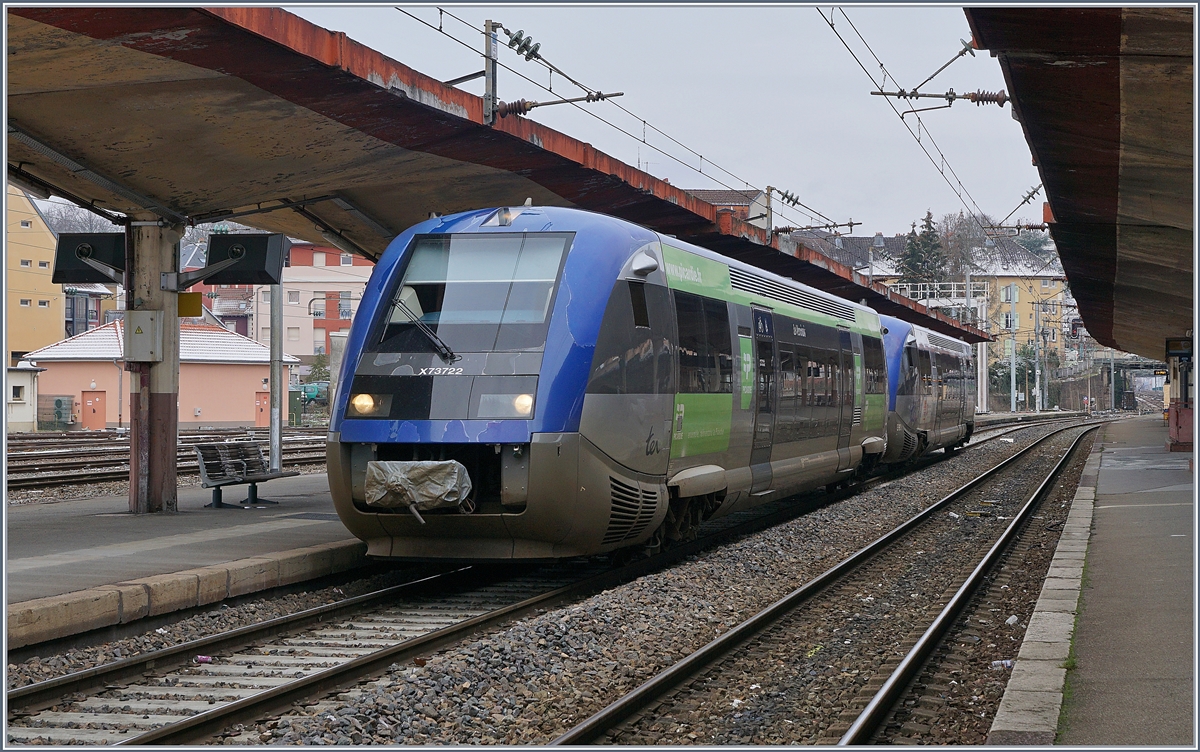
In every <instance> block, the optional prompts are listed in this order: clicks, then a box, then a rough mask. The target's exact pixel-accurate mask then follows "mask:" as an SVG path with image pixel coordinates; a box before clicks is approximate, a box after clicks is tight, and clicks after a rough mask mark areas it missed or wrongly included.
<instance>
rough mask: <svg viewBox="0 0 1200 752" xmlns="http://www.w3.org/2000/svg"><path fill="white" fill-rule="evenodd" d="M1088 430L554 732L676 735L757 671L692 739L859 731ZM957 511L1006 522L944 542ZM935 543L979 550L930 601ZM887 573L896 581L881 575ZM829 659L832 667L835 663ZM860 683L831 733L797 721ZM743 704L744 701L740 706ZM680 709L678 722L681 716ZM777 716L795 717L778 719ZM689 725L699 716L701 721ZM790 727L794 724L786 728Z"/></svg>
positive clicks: (1015, 461)
mask: <svg viewBox="0 0 1200 752" xmlns="http://www.w3.org/2000/svg"><path fill="white" fill-rule="evenodd" d="M1090 430H1094V429H1093V428H1092V427H1068V428H1062V429H1058V430H1056V431H1054V432H1052V433H1050V434H1049V435H1047V436H1046V437H1044V438H1042V439H1040V440H1038V441H1037V442H1035V443H1033V444H1031V445H1030V446H1029V447H1027V448H1026V449H1023V450H1021V451H1020V452H1018V453H1017V454H1015V455H1013V456H1012V457H1010V458H1009V459H1007V460H1005V461H1004V462H1002V463H1000V464H999V465H997V466H995V467H994V468H992V469H990V470H988V471H987V472H985V473H983V474H981V475H979V476H978V477H976V478H975V479H974V480H972V481H970V482H969V483H967V484H965V485H963V486H962V487H960V488H959V489H957V490H955V491H954V492H952V493H951V494H949V495H948V496H946V497H944V498H943V499H942V500H940V501H939V502H937V503H936V504H934V505H932V506H930V507H928V508H927V509H926V510H925V511H923V512H921V513H920V514H918V515H916V516H914V517H912V518H910V519H909V520H907V521H906V522H905V523H904V524H902V525H900V526H899V527H897V528H895V529H894V530H892V531H891V532H889V533H887V534H885V535H883V536H881V537H880V538H878V539H877V540H875V541H874V542H873V543H871V544H870V545H868V546H866V547H865V548H863V549H861V550H859V551H858V552H856V553H855V554H854V555H852V556H851V557H849V558H847V559H845V560H843V561H842V562H840V563H839V564H837V565H836V566H834V567H832V568H831V569H829V570H827V571H826V572H825V573H823V574H821V575H820V576H818V577H816V578H814V579H812V580H810V581H809V582H807V583H805V584H804V585H803V586H801V587H800V588H798V589H797V590H795V591H793V592H792V593H790V594H789V595H787V596H786V597H784V598H783V599H781V600H779V601H777V602H776V603H774V604H772V605H771V606H769V607H768V608H766V609H764V610H762V611H760V612H758V613H757V614H755V615H754V616H753V617H751V618H750V619H748V620H746V621H744V622H742V623H741V624H739V625H738V626H736V627H734V628H732V629H731V630H729V631H728V632H726V633H725V634H722V635H721V636H720V637H717V638H716V639H714V640H713V641H712V642H710V643H709V644H708V645H706V646H704V647H703V648H701V649H700V650H698V651H696V652H694V653H692V654H690V655H689V656H687V657H686V658H684V659H682V660H680V661H678V662H677V663H675V664H674V665H672V666H670V667H669V668H667V669H666V670H665V671H662V672H661V673H659V674H658V675H657V676H655V677H654V678H652V679H650V680H649V681H646V682H645V683H643V684H641V685H640V686H638V687H637V688H636V689H634V690H633V691H632V692H630V693H629V694H627V695H625V696H623V697H621V698H620V699H618V700H616V701H615V702H613V703H611V704H610V705H608V706H607V707H605V708H604V709H603V710H601V711H600V712H599V713H596V714H594V715H592V716H591V717H589V718H587V719H586V720H584V721H583V722H581V723H579V724H577V725H576V726H575V727H574V728H572V729H571V730H570V731H568V732H567V733H565V734H563V735H561V736H560V737H558V738H557V739H556V740H554V742H553V744H555V745H578V744H591V743H618V744H646V743H664V742H665V741H667V740H669V739H671V738H678V737H672V736H671V734H672V733H679V732H681V731H683V730H684V729H685V728H686V727H687V725H688V723H694V722H695V721H696V720H697V719H701V718H708V719H710V720H711V719H713V718H719V717H724V716H727V715H728V713H729V708H730V706H731V705H732V707H733V708H737V707H739V705H741V704H743V703H746V702H748V701H747V700H745V699H743V698H741V697H736V696H734V697H733V701H732V702H730V697H731V696H732V695H731V694H730V693H729V692H728V691H727V690H728V688H729V686H730V685H731V684H734V685H736V684H739V683H741V682H740V681H739V680H730V679H728V678H727V677H730V676H733V677H739V678H740V677H745V676H753V677H756V682H760V683H755V684H754V685H752V687H751V690H753V689H760V690H763V691H762V694H761V695H760V697H761V698H762V699H761V700H760V701H759V703H758V704H760V705H761V706H762V707H756V713H755V714H754V715H753V716H752V717H751V718H747V720H746V721H740V719H741V718H742V717H744V716H743V714H742V713H735V714H734V720H733V721H732V722H730V724H728V725H730V726H732V727H734V730H732V731H729V733H730V736H729V737H724V736H714V735H711V734H710V735H708V736H706V737H702V738H701V740H700V743H734V742H740V743H750V742H752V741H759V742H761V738H760V737H756V736H755V735H754V734H755V733H756V732H758V731H761V729H762V728H763V727H764V726H767V725H771V724H776V725H778V726H782V727H783V730H779V731H778V734H779V737H772V741H775V739H776V738H781V739H782V740H783V741H785V742H791V743H804V742H808V743H813V742H817V743H821V742H822V741H824V742H826V743H828V742H833V741H838V742H840V743H842V744H859V743H865V742H866V741H868V740H869V739H870V737H871V735H872V734H874V733H875V732H876V731H877V730H878V728H879V725H880V724H881V723H882V722H883V720H884V719H885V718H886V717H887V716H888V714H889V713H890V712H891V710H892V708H893V706H894V704H895V702H896V700H897V698H898V697H899V696H900V694H901V693H902V692H903V690H904V689H905V688H906V687H907V686H908V684H909V683H910V682H911V680H912V678H913V677H914V675H915V673H916V672H917V671H919V670H920V668H921V666H922V665H923V664H924V662H925V660H926V658H927V657H928V656H929V654H930V651H932V650H933V649H934V648H935V647H936V646H937V645H938V643H939V641H940V639H941V637H942V636H943V635H944V634H945V630H946V629H948V628H949V627H950V626H951V625H952V624H953V623H954V621H955V617H956V615H957V614H958V613H959V611H960V610H961V609H962V607H963V605H964V604H965V603H966V601H967V599H969V597H970V595H971V594H972V593H973V592H974V589H975V588H976V587H977V585H978V583H979V582H981V581H982V579H983V577H984V576H985V575H986V574H987V573H988V572H990V571H991V570H992V568H993V567H994V566H995V564H996V562H997V561H998V560H999V558H1000V556H1001V555H1002V553H1003V552H1004V550H1005V549H1006V547H1007V546H1008V545H1009V543H1011V541H1012V539H1013V537H1014V536H1016V535H1017V533H1018V532H1019V531H1020V529H1021V528H1022V526H1023V525H1025V524H1026V523H1027V521H1028V519H1029V518H1030V516H1031V515H1032V514H1033V510H1035V509H1036V508H1037V504H1038V502H1039V501H1040V500H1041V498H1042V497H1043V496H1044V495H1045V493H1046V490H1047V489H1048V488H1049V487H1050V486H1051V485H1052V483H1053V481H1054V479H1055V478H1056V477H1057V475H1058V473H1059V472H1060V470H1061V469H1062V467H1063V466H1064V465H1065V463H1066V462H1067V460H1068V459H1069V457H1070V456H1071V454H1072V452H1073V451H1074V449H1075V447H1076V446H1077V445H1078V443H1079V441H1080V440H1081V439H1082V437H1083V435H1084V434H1085V433H1087V432H1088V431H1090ZM1063 433H1077V434H1078V435H1077V436H1074V437H1073V441H1071V442H1069V448H1067V449H1066V451H1064V452H1062V455H1061V457H1057V458H1055V459H1056V461H1053V462H1050V463H1048V464H1050V465H1051V466H1052V467H1051V468H1050V469H1049V471H1048V472H1044V471H1045V468H1044V467H1043V468H1041V470H1042V471H1043V472H1040V473H1039V478H1040V481H1035V482H1033V483H1029V482H1026V483H1024V484H1020V485H1022V486H1024V487H1025V488H1026V489H1027V488H1028V486H1030V485H1033V486H1034V487H1035V488H1034V490H1033V491H1032V493H1022V494H1021V496H1019V497H1014V498H1005V495H1004V494H1005V493H1011V492H1012V491H1013V490H1014V484H1013V483H1012V482H1011V481H1009V480H1006V479H1007V478H1009V477H1011V476H1012V475H1013V474H1014V473H1025V474H1028V473H1029V472H1030V470H1029V467H1030V466H1032V465H1036V464H1038V462H1037V460H1038V456H1037V454H1036V452H1037V449H1038V447H1043V445H1045V444H1047V443H1048V442H1052V441H1053V440H1054V439H1055V437H1058V436H1059V435H1060V434H1063ZM1042 464H1043V465H1044V464H1047V463H1042ZM985 497H998V498H985ZM956 510H957V511H956ZM1002 512H1007V513H1008V514H1002ZM966 520H978V521H979V522H978V523H976V522H971V523H969V524H970V526H971V527H972V528H975V530H974V532H976V533H979V532H982V528H985V527H996V526H995V525H991V524H990V523H991V522H1000V521H1003V522H1006V523H1007V524H1006V525H1004V526H1003V531H1002V532H997V533H996V534H995V535H991V534H987V535H975V536H972V537H973V538H975V540H973V541H971V545H968V546H964V545H962V544H961V542H959V541H957V540H956V541H955V542H954V543H953V544H951V543H947V542H946V541H947V540H949V539H951V538H954V535H953V534H950V535H947V534H945V533H943V532H939V528H942V529H950V530H951V531H952V533H953V532H954V531H955V529H958V530H961V529H962V526H961V525H959V524H958V523H959V522H960V521H966ZM914 541H915V542H914ZM985 544H986V545H985ZM939 545H941V546H945V548H946V549H948V550H950V551H952V552H953V553H954V555H961V554H962V553H963V551H964V549H974V550H979V549H982V550H983V551H985V552H986V553H984V554H983V555H982V557H981V558H979V559H978V563H977V564H975V565H974V566H973V567H967V568H966V570H965V571H963V572H960V573H959V574H956V575H953V576H951V577H950V580H949V585H950V588H951V592H952V595H951V596H950V597H949V599H948V600H947V602H946V604H945V607H944V608H942V609H941V610H940V611H938V610H936V609H931V608H930V606H929V605H925V604H922V603H921V601H923V600H927V599H928V598H929V596H928V593H927V592H924V591H923V590H922V588H925V589H928V587H930V586H933V587H934V588H935V589H936V584H935V583H936V582H937V579H936V578H929V577H928V572H925V570H926V569H927V567H922V566H920V565H919V564H915V563H914V562H919V561H921V560H922V559H921V557H925V559H928V558H930V556H931V555H937V551H936V549H935V547H936V546H939ZM946 558H947V557H945V556H943V557H942V559H941V560H940V562H941V563H942V564H950V563H951V562H947V561H946ZM943 579H944V577H943ZM892 582H895V583H896V585H897V587H891V584H890V583H892ZM910 589H912V590H915V591H916V592H913V593H911V595H912V599H911V600H914V601H916V602H917V607H916V608H913V607H912V606H909V605H907V604H906V603H904V601H905V600H908V599H905V598H904V595H905V594H907V591H908V590H910ZM884 599H887V600H886V601H885V600H884ZM931 610H932V611H933V613H932V615H930V612H931ZM893 617H895V618H893ZM884 620H888V621H890V623H885V621H884ZM921 620H927V621H928V624H929V627H928V629H926V630H925V631H924V632H923V633H922V634H921V636H920V637H919V638H917V639H916V640H915V642H914V643H913V644H912V645H911V647H910V649H907V650H904V649H903V648H908V647H909V646H907V645H906V644H905V638H906V637H907V635H908V633H910V632H911V628H910V623H911V622H919V621H921ZM880 625H882V626H880ZM876 628H878V629H879V635H877V636H875V637H872V635H871V634H870V633H871V631H873V630H874V629H876ZM839 633H840V636H838V635H839ZM843 638H847V639H843ZM897 638H899V639H897ZM855 643H862V644H863V647H862V648H861V649H859V647H858V645H855ZM896 652H899V653H900V655H901V656H902V657H901V658H899V659H898V662H897V665H896V670H895V671H894V672H892V673H890V674H887V672H886V671H885V672H883V673H884V674H885V676H884V677H883V678H881V677H880V676H878V675H877V674H878V673H880V672H879V665H880V664H884V663H886V661H885V659H882V658H881V656H887V655H889V654H894V653H896ZM851 665H856V666H857V668H855V669H853V670H851V669H849V668H848V667H849V666H851ZM835 666H837V667H838V670H834V669H835ZM830 671H833V673H832V674H830V673H829V672H830ZM780 674H784V675H786V678H781V679H778V681H776V679H774V678H768V677H772V676H779V675H780ZM822 679H827V681H822ZM768 683H775V684H776V685H777V686H792V687H795V686H804V687H806V688H807V691H808V695H807V698H804V697H800V696H799V695H803V694H804V692H805V690H804V689H801V690H798V691H796V692H795V694H796V695H797V696H796V697H789V696H788V693H787V692H786V691H784V692H775V693H774V696H768V695H770V694H771V693H770V692H769V691H768V690H766V689H763V687H764V686H765V685H768ZM825 685H831V686H825ZM867 687H870V688H871V689H872V690H873V689H874V688H875V687H878V692H875V693H873V694H866V696H867V697H869V698H870V699H867V700H865V701H864V702H863V704H864V705H865V708H863V710H862V711H861V713H860V712H858V711H857V710H854V709H852V708H846V707H842V708H839V710H840V711H841V712H840V715H839V716H838V720H839V722H841V723H843V724H844V725H845V726H846V728H845V729H844V733H841V734H840V735H834V736H832V738H830V736H829V735H830V733H834V732H840V731H841V730H842V729H841V728H839V724H838V723H833V724H827V725H825V726H824V727H816V728H804V724H802V723H801V721H802V719H804V718H805V715H806V714H805V711H804V709H803V706H804V705H805V703H811V702H812V700H813V699H814V698H815V699H820V696H821V694H822V692H828V693H829V695H832V696H833V697H836V698H841V699H839V700H838V702H845V700H844V696H845V695H846V694H847V693H849V694H851V695H853V696H857V697H862V696H863V695H864V693H865V692H866V688H867ZM747 694H753V692H752V691H751V692H748V693H747ZM829 695H827V696H826V697H825V699H828V697H829ZM748 711H749V708H748V709H747V714H749V712H748ZM716 714H720V716H718V715H716ZM847 715H849V716H850V717H849V718H847V717H846V716H847ZM685 719H686V720H687V722H688V723H684V720H685ZM792 719H797V720H792ZM784 724H791V725H792V726H794V727H795V728H794V729H788V728H787V726H785V725H784ZM697 725H698V726H699V727H704V726H705V723H704V721H701V722H699V723H698V724H697ZM813 725H814V726H816V724H813ZM747 732H748V733H747ZM693 733H694V732H693ZM743 733H744V735H741V736H739V734H743ZM789 733H791V734H794V736H792V737H790V738H789V737H788V736H787V734H789ZM691 738H692V739H694V738H696V737H691Z"/></svg>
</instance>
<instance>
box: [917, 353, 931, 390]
mask: <svg viewBox="0 0 1200 752" xmlns="http://www.w3.org/2000/svg"><path fill="white" fill-rule="evenodd" d="M917 363H918V364H919V369H920V384H921V393H922V394H933V364H932V362H931V361H930V358H929V351H928V350H918V351H917Z"/></svg>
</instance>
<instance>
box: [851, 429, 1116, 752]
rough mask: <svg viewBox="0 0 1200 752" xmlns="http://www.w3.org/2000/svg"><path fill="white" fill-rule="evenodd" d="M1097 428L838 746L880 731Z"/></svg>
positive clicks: (1057, 469) (1058, 468) (1053, 474)
mask: <svg viewBox="0 0 1200 752" xmlns="http://www.w3.org/2000/svg"><path fill="white" fill-rule="evenodd" d="M1099 427H1100V426H1093V427H1091V428H1087V429H1086V430H1084V431H1083V432H1082V433H1080V434H1079V436H1078V437H1076V439H1075V441H1073V442H1072V443H1071V446H1070V447H1069V448H1068V449H1067V451H1066V452H1064V453H1063V456H1062V457H1061V458H1059V461H1058V462H1057V463H1055V465H1054V469H1053V470H1051V471H1050V473H1049V474H1048V475H1047V476H1046V477H1045V479H1044V480H1042V482H1041V484H1040V485H1039V486H1038V487H1037V490H1036V491H1034V492H1033V494H1032V495H1031V496H1030V497H1029V500H1028V501H1026V502H1025V504H1024V506H1022V507H1021V511H1020V512H1018V513H1017V514H1016V516H1015V517H1014V518H1013V521H1012V522H1011V523H1009V525H1008V527H1007V528H1006V529H1005V531H1004V533H1003V534H1002V535H1001V536H1000V538H999V540H997V541H996V543H995V544H994V545H993V546H992V547H991V548H990V549H989V550H988V552H987V554H986V555H984V557H983V559H981V560H980V562H979V564H977V565H976V566H975V569H974V570H972V572H971V574H970V575H969V576H968V577H967V579H966V581H965V582H964V583H963V584H962V586H961V587H959V588H958V590H957V591H956V592H955V593H954V596H953V597H951V598H950V601H949V602H948V603H947V604H946V606H945V608H943V609H942V611H941V613H939V614H938V615H937V617H936V618H935V619H934V620H933V623H932V624H930V626H929V628H928V629H926V630H925V633H924V634H922V635H921V637H920V639H918V640H917V643H916V644H915V645H913V647H912V648H911V649H910V650H909V651H908V654H907V655H905V656H904V658H903V659H902V660H901V661H900V664H899V665H898V666H896V669H895V671H893V672H892V674H891V676H889V677H888V678H887V680H885V681H884V683H883V685H882V686H881V687H880V688H879V691H878V692H876V693H875V696H874V697H872V698H871V700H870V702H868V703H867V706H866V707H865V708H863V710H862V712H861V713H860V714H859V716H858V718H857V719H855V721H854V723H852V724H851V725H850V728H849V729H848V730H847V731H846V733H845V734H843V735H842V738H841V739H840V740H838V745H839V746H846V745H850V744H866V743H867V742H868V740H869V739H870V738H871V736H872V735H873V734H874V733H875V732H876V731H877V730H878V729H879V726H880V725H881V724H882V723H883V721H884V720H885V719H886V718H887V715H888V713H890V712H891V710H892V708H893V706H895V704H896V702H897V701H899V699H900V697H901V696H902V695H903V694H904V692H905V690H906V689H907V688H908V685H909V683H910V682H912V680H913V679H914V678H915V677H916V675H917V673H918V672H919V671H920V670H921V668H922V667H923V666H924V665H925V662H926V661H927V660H928V659H929V657H930V655H932V654H933V651H934V650H935V649H936V648H937V646H938V644H939V643H940V642H941V640H942V638H943V637H945V636H946V633H947V632H949V631H950V629H951V627H953V626H954V622H955V621H956V620H957V619H958V615H959V614H960V613H961V612H962V610H963V609H964V608H966V606H967V604H968V603H969V602H970V600H971V598H972V597H973V596H974V595H975V591H976V590H977V589H978V588H979V585H980V584H982V583H983V581H984V578H985V577H986V575H987V574H988V573H989V572H991V571H992V569H993V568H994V567H995V566H996V564H997V563H998V562H999V561H1000V559H1001V558H1002V557H1003V555H1004V553H1005V552H1006V550H1007V549H1008V547H1009V546H1010V545H1011V544H1012V542H1013V541H1014V540H1015V539H1016V537H1017V535H1018V534H1019V532H1020V531H1021V529H1022V528H1023V527H1024V526H1025V523H1027V522H1028V521H1029V518H1030V517H1031V516H1032V515H1033V513H1034V511H1036V510H1037V508H1038V506H1039V505H1040V504H1041V501H1042V499H1043V498H1044V497H1045V496H1046V494H1047V491H1048V490H1049V488H1050V487H1051V486H1052V484H1053V483H1054V481H1055V480H1057V479H1058V476H1059V474H1060V473H1061V472H1062V469H1063V468H1064V467H1065V466H1066V464H1067V462H1068V461H1069V460H1070V459H1071V457H1072V456H1073V455H1074V454H1075V450H1076V449H1078V448H1079V444H1080V443H1081V442H1082V441H1083V438H1084V437H1085V436H1087V435H1088V434H1089V433H1091V432H1092V431H1095V430H1097V429H1098V428H1099Z"/></svg>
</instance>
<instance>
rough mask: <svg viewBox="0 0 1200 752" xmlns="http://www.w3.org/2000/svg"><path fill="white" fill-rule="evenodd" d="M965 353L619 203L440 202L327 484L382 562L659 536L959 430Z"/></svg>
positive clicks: (336, 425) (639, 546)
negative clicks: (443, 207) (611, 211)
mask: <svg viewBox="0 0 1200 752" xmlns="http://www.w3.org/2000/svg"><path fill="white" fill-rule="evenodd" d="M971 363H972V361H971V350H970V348H969V347H968V346H967V345H965V344H963V343H961V342H958V341H956V340H951V339H948V338H945V337H941V336H940V335H937V334H935V333H932V332H928V331H927V330H924V329H921V328H920V327H914V326H912V325H910V324H907V323H905V322H902V321H899V320H896V319H891V318H888V317H881V316H880V315H879V314H877V313H876V312H875V311H873V310H871V309H870V308H868V307H866V306H862V305H857V304H854V303H851V302H849V301H846V300H843V299H841V298H837V297H835V296H832V295H829V294H827V293H824V292H821V291H819V290H815V289H813V288H810V287H807V286H805V285H801V284H798V283H796V282H794V281H792V280H790V279H787V278H784V277H780V276H777V275H774V274H771V273H769V272H765V271H762V270H760V269H757V268H755V267H752V266H749V265H747V264H743V263H741V262H738V261H735V260H732V259H728V258H725V257H722V256H720V255H718V254H715V253H713V252H711V251H708V250H705V249H703V248H699V247H697V246H694V245H691V244H688V243H684V242H682V241H679V240H677V239H675V238H672V237H670V236H667V235H662V234H659V233H656V232H653V231H651V230H648V229H646V228H644V227H640V226H638V225H635V224H632V223H629V222H626V221H623V220H619V219H615V218H612V217H607V216H604V215H600V214H595V213H591V212H586V211H580V210H574V209H564V208H553V207H530V206H524V207H502V208H499V209H487V210H480V211H473V212H465V213H461V214H455V215H451V216H445V217H437V218H433V219H430V220H428V221H426V222H422V223H421V224H419V225H416V226H415V227H413V228H411V229H409V230H408V231H406V232H404V233H403V234H401V235H400V236H398V237H397V238H396V239H395V240H394V241H393V242H392V243H391V245H390V246H389V247H388V249H387V251H386V252H385V253H384V255H383V256H382V257H381V258H380V260H379V262H378V264H377V265H376V268H375V271H374V273H373V274H372V276H371V279H370V281H369V282H368V284H367V288H366V291H365V293H364V295H363V302H362V305H361V306H360V308H359V310H358V313H357V315H356V316H355V319H354V322H353V325H352V327H351V329H350V335H349V338H348V341H347V345H346V352H345V355H344V358H343V361H342V365H341V369H340V373H339V378H338V386H337V394H336V396H335V399H334V402H333V405H332V408H331V411H332V418H331V422H330V434H329V440H328V472H329V484H330V489H331V491H332V494H333V499H334V503H335V506H336V508H337V512H338V515H339V516H340V518H341V520H342V521H343V523H344V524H345V525H346V527H347V528H349V530H350V531H351V532H352V533H353V534H354V535H356V536H358V537H359V538H360V539H362V540H364V541H366V542H367V544H368V554H369V555H370V556H373V557H380V558H440V559H461V560H502V559H554V558H562V557H571V556H580V555H589V554H597V553H606V552H610V551H616V550H618V549H631V550H635V551H642V552H646V553H653V552H656V551H658V550H660V549H662V548H663V547H664V546H669V545H671V544H672V543H673V542H677V541H681V540H687V539H689V538H691V537H693V536H694V535H695V530H696V527H697V526H698V525H699V523H701V522H702V521H704V520H707V519H711V518H714V517H719V516H722V515H725V514H729V513H730V512H733V511H736V510H739V509H744V508H747V507H752V506H755V505H758V504H762V503H764V502H767V501H771V500H775V499H779V498H782V497H786V496H789V495H792V494H795V493H798V492H802V491H806V490H811V489H815V488H819V487H822V486H831V485H836V484H838V483H842V482H844V481H845V480H847V479H849V478H851V477H853V476H855V475H858V474H861V473H863V472H865V471H866V470H869V469H870V468H872V467H874V466H876V465H879V464H880V463H887V464H897V463H903V462H905V461H908V460H910V459H912V458H913V457H915V456H918V455H919V454H920V453H922V452H924V451H929V450H932V449H936V448H938V447H942V448H947V449H948V450H950V449H952V448H953V447H955V446H958V445H961V443H963V442H965V441H966V439H967V438H968V437H969V436H970V433H971V429H972V426H973V415H974V369H973V367H972V365H971ZM914 364H915V365H914ZM906 369H909V370H906ZM910 370H911V373H910Z"/></svg>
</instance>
